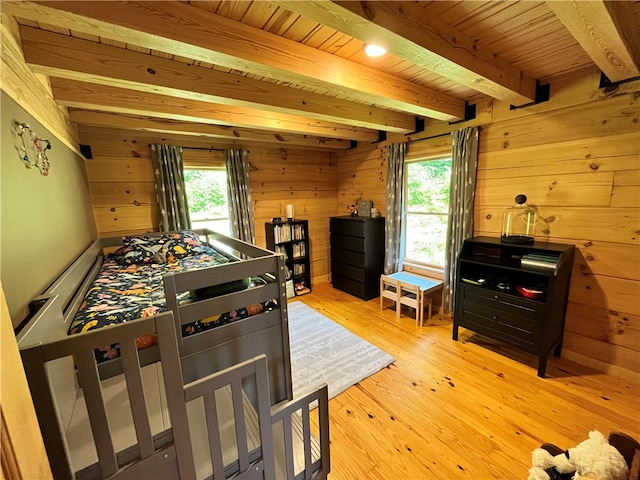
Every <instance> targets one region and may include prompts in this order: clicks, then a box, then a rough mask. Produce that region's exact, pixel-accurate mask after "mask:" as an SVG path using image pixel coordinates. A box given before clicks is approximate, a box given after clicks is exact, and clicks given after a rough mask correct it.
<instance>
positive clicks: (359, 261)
mask: <svg viewBox="0 0 640 480" xmlns="http://www.w3.org/2000/svg"><path fill="white" fill-rule="evenodd" d="M331 260H332V261H334V260H335V261H337V262H340V263H348V264H349V265H355V266H356V267H364V261H365V256H364V253H359V252H353V251H351V250H344V249H342V248H335V247H331Z"/></svg>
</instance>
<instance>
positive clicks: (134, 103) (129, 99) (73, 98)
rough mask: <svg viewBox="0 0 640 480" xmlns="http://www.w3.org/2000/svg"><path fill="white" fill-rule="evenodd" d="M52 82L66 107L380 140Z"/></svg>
mask: <svg viewBox="0 0 640 480" xmlns="http://www.w3.org/2000/svg"><path fill="white" fill-rule="evenodd" d="M50 81H51V89H52V91H53V97H54V98H55V100H56V102H57V103H58V104H59V105H63V106H66V107H75V108H83V109H88V110H104V111H107V112H118V113H125V114H129V115H138V116H145V115H152V116H155V117H161V118H171V119H174V120H182V121H194V122H206V123H213V124H215V125H236V126H239V127H245V128H255V129H260V130H277V131H280V132H290V133H296V134H303V135H314V136H320V137H330V138H343V139H346V140H358V141H366V142H373V141H377V140H378V132H377V131H376V130H368V129H364V128H359V127H351V126H347V125H343V124H339V123H331V122H321V121H318V120H309V119H307V118H302V117H297V116H294V115H285V114H282V113H276V112H263V111H259V110H252V109H249V108H244V107H233V106H230V105H216V104H213V103H208V102H202V101H199V100H189V99H182V98H176V97H170V96H167V95H158V94H153V93H147V92H136V91H133V90H127V89H123V88H118V87H110V86H106V85H99V84H93V83H86V82H79V81H76V80H68V79H61V78H55V77H52V78H51V79H50Z"/></svg>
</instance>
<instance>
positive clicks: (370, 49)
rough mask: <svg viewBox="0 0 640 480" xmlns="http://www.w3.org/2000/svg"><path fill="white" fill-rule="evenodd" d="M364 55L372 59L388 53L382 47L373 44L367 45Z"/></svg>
mask: <svg viewBox="0 0 640 480" xmlns="http://www.w3.org/2000/svg"><path fill="white" fill-rule="evenodd" d="M364 53H366V54H367V55H369V56H370V57H380V56H382V55H384V54H385V53H387V51H386V50H385V49H384V48H382V47H381V46H380V45H375V44H373V43H367V44H366V45H365V46H364Z"/></svg>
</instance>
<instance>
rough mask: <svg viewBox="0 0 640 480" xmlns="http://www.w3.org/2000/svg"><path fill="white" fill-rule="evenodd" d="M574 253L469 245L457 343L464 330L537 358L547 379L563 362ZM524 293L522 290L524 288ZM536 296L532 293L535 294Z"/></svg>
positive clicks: (487, 240) (487, 241) (491, 242)
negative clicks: (552, 362)
mask: <svg viewBox="0 0 640 480" xmlns="http://www.w3.org/2000/svg"><path fill="white" fill-rule="evenodd" d="M574 251H575V247H574V246H573V245H564V244H557V243H544V242H535V243H534V244H530V245H518V244H507V243H502V242H501V241H500V239H498V238H492V237H475V238H471V239H468V240H465V242H464V244H463V247H462V251H461V253H460V255H459V257H458V271H457V278H456V294H455V308H454V319H453V339H454V340H457V339H458V328H459V327H464V328H468V329H470V330H473V331H474V332H477V333H479V334H482V335H485V336H487V337H490V338H492V339H495V340H500V341H502V342H505V343H507V344H510V345H514V346H516V347H520V348H522V349H524V350H526V351H528V352H532V353H535V354H536V355H538V359H539V360H538V376H539V377H542V378H544V376H545V371H546V366H547V357H548V355H549V353H550V352H551V350H552V349H553V350H554V354H555V356H557V357H559V356H560V352H561V349H562V336H563V331H564V318H565V311H566V304H567V295H568V291H569V279H570V275H571V269H572V265H573V257H574ZM523 287H524V288H523ZM532 291H533V293H532Z"/></svg>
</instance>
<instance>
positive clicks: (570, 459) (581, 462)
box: [528, 430, 629, 480]
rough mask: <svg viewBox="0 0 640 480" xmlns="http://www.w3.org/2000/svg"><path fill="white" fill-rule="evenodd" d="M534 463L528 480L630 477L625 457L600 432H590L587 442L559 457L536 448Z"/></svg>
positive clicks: (604, 479) (622, 478) (615, 478)
mask: <svg viewBox="0 0 640 480" xmlns="http://www.w3.org/2000/svg"><path fill="white" fill-rule="evenodd" d="M531 460H532V462H531V463H532V467H531V469H530V470H529V479H528V480H565V479H567V480H568V479H571V480H578V479H587V478H588V479H596V480H626V479H627V478H628V475H629V469H628V467H627V462H626V461H625V459H624V457H623V456H622V454H621V453H620V452H619V451H618V450H617V449H616V448H615V447H614V446H612V445H610V444H609V442H608V440H607V439H606V438H605V436H604V435H602V433H600V432H598V431H596V430H594V431H592V432H589V438H588V439H587V440H585V441H583V442H581V443H579V444H578V445H576V446H575V447H573V448H570V449H569V450H567V451H566V452H563V453H560V454H558V455H556V456H552V455H551V454H550V453H549V452H548V451H547V450H544V449H542V448H536V449H535V450H534V451H533V453H532V455H531Z"/></svg>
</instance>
